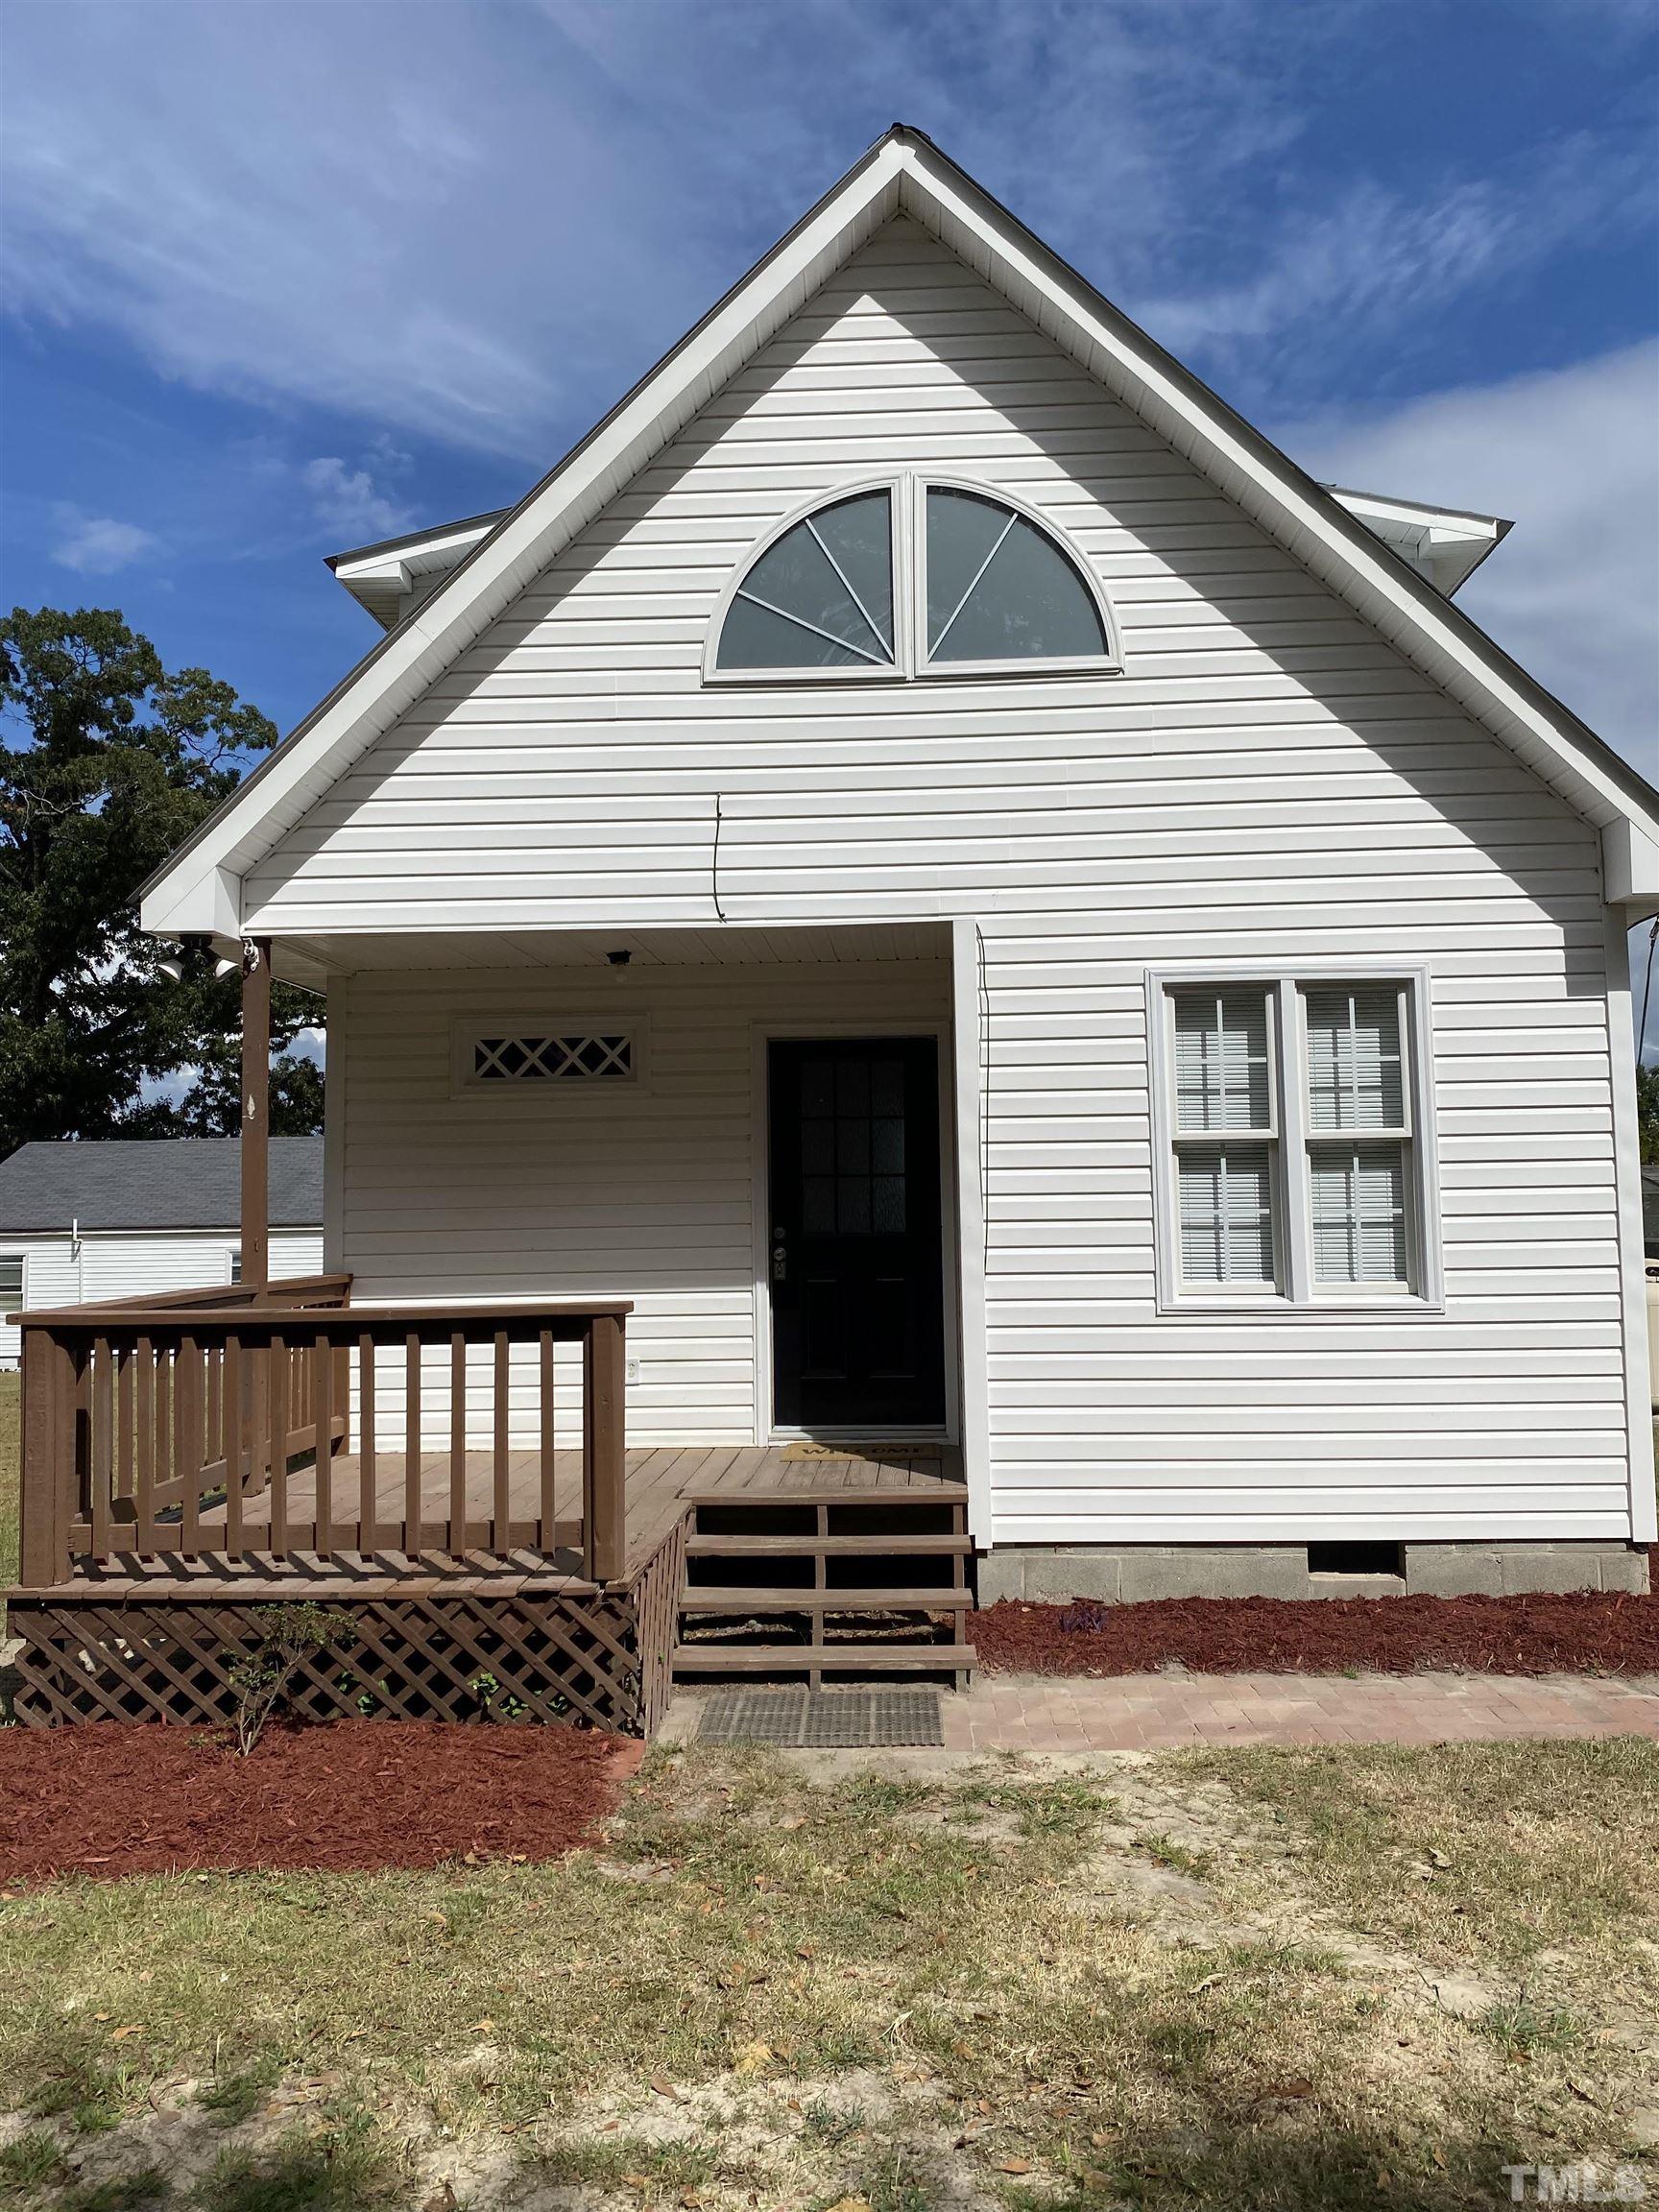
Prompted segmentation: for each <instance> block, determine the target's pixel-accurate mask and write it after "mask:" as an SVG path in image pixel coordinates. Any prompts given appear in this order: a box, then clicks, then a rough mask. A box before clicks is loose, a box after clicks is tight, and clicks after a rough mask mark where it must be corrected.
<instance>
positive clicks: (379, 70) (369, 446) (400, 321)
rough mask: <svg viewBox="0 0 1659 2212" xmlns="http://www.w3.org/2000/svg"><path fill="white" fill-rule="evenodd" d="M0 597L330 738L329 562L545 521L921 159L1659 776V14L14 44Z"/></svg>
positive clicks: (1145, 5)
mask: <svg viewBox="0 0 1659 2212" xmlns="http://www.w3.org/2000/svg"><path fill="white" fill-rule="evenodd" d="M0 35H3V37H4V46H5V63H6V66H5V71H4V91H3V94H0V99H3V103H4V106H3V110H0V188H3V194H4V197H3V200H0V226H3V228H0V247H3V280H4V292H3V294H0V301H3V305H4V310H5V311H4V314H3V315H0V371H3V374H4V432H3V444H0V500H3V508H0V593H4V595H5V603H6V604H11V603H12V601H22V602H24V603H27V604H39V603H43V602H50V603H55V604H69V605H80V604H98V605H114V606H119V607H121V608H122V609H124V611H125V612H126V613H127V614H128V616H129V618H130V619H131V620H132V621H133V622H134V623H136V624H137V625H138V626H140V627H141V628H143V629H144V630H146V631H148V632H149V633H150V634H151V635H152V636H153V637H155V638H156V642H157V644H158V645H159V646H160V647H161V649H162V652H163V654H164V655H165V656H166V658H167V659H168V660H169V661H174V662H185V661H190V662H201V663H204V664H205V665H207V666H209V667H210V668H212V669H213V671H214V672H215V673H216V674H218V675H221V676H223V677H226V678H227V679H228V680H229V681H230V682H231V683H233V684H234V685H237V687H238V688H239V689H240V690H241V691H242V692H243V693H244V694H245V695H246V696H248V697H250V698H252V699H253V700H255V701H256V702H257V703H258V704H260V705H261V706H263V707H264V708H265V709H267V710H268V711H269V712H270V713H271V714H273V715H274V716H275V717H276V720H277V721H278V722H279V723H280V724H281V725H282V727H283V728H285V729H286V728H288V727H290V726H292V724H293V723H294V722H295V721H297V720H298V719H299V718H300V717H301V715H302V714H303V713H304V712H305V711H306V709H308V708H309V707H310V706H311V705H312V704H313V703H314V702H315V701H316V699H317V698H318V697H319V696H321V694H322V693H323V692H324V691H325V690H326V689H327V688H328V687H329V685H331V684H332V683H333V682H334V681H335V680H336V679H337V678H338V677H339V676H340V675H341V674H342V673H343V672H344V671H345V670H346V669H347V668H348V667H349V665H350V664H351V663H352V662H353V661H355V660H356V659H357V658H358V656H359V655H360V654H361V653H362V652H363V651H364V650H365V649H366V648H367V647H368V646H369V645H370V644H371V643H372V642H373V638H374V637H375V635H376V634H377V633H376V632H375V631H374V629H373V625H372V624H371V623H370V621H369V618H368V617H367V616H366V615H365V614H363V613H361V612H360V611H359V610H358V609H357V608H356V607H355V606H354V605H353V604H352V603H351V602H350V601H349V599H348V598H347V596H346V594H345V593H344V592H343V591H342V590H341V589H339V587H338V586H336V585H335V584H333V582H332V581H331V579H330V578H329V577H328V575H327V573H326V571H325V569H324V568H323V566H322V557H323V556H324V554H325V553H327V552H330V551H335V550H338V549H340V548H341V547H344V546H347V545H351V544H355V543H360V542H363V541H367V540H372V539H374V538H377V537H382V536H385V535H387V534H389V533H391V532H394V531H397V530H398V529H401V528H405V527H410V526H414V525H416V524H419V523H422V522H426V521H430V520H438V519H442V518H445V517H450V516H455V515H463V514H470V513H473V512H476V511H478V510H481V509H485V508H490V507H493V506H497V505H502V504H505V503H507V502H509V501H511V500H514V499H516V498H517V496H518V495H519V494H520V493H522V492H523V490H524V489H525V488H526V487H527V485H528V484H529V483H530V482H531V481H533V480H534V478H535V477H537V476H538V475H539V474H540V473H541V471H542V470H543V469H545V468H546V467H547V466H548V464H549V463H550V461H552V460H553V459H554V458H556V457H557V456H558V454H559V453H561V452H562V451H563V450H564V449H565V447H566V446H567V445H569V444H571V443H572V442H573V441H574V440H575V439H576V438H577V437H578V436H580V435H581V433H582V432H583V431H584V430H585V429H586V428H587V427H588V426H589V423H590V422H591V421H593V419H594V418H595V417H596V416H597V415H599V414H600V413H602V412H603V411H604V409H605V408H607V407H608V406H609V405H610V404H611V403H612V401H613V399H614V398H615V397H617V396H618V394H619V393H620V392H621V391H623V390H624V389H625V388H626V387H627V386H628V385H629V384H630V383H631V382H632V381H633V380H634V378H635V377H636V376H637V374H638V373H640V371H641V370H642V369H644V368H645V367H647V366H648V365H649V364H650V362H651V361H652V360H654V359H655V358H656V357H657V355H658V354H660V353H661V351H662V350H663V349H665V348H666V347H667V346H668V345H669V344H670V343H672V341H673V340H674V339H675V338H676V337H677V336H678V335H679V333H680V332H681V331H682V329H684V328H685V325H687V324H689V323H690V322H692V321H693V320H695V318H696V317H697V316H698V315H699V314H700V313H701V312H702V311H703V309H704V308H705V307H706V306H707V305H708V304H709V301H711V300H712V299H713V298H714V297H715V296H716V295H717V294H718V293H719V292H720V291H722V290H723V289H724V288H725V287H726V286H727V285H728V284H729V283H731V282H732V281H733V278H734V277H736V276H739V275H740V274H741V273H742V271H743V270H744V269H745V268H746V267H747V266H748V265H749V263H750V262H751V261H753V260H754V259H755V258H756V257H757V255H758V254H759V253H760V252H763V251H764V250H765V249H766V247H767V246H769V245H770V244H771V243H772V241H773V240H774V239H775V238H776V237H777V235H778V234H779V233H780V232H781V230H782V229H784V228H786V227H787V226H788V225H789V224H790V223H791V222H793V221H794V219H795V218H796V216H797V215H798V214H799V213H800V212H801V211H802V209H803V208H804V207H805V205H806V204H808V203H809V202H810V201H811V200H812V199H814V198H815V197H816V196H817V195H818V194H819V193H820V192H822V191H823V190H824V189H825V188H826V187H827V186H828V185H829V183H830V182H832V180H834V179H835V177H836V176H837V175H839V174H840V172H841V171H842V170H843V169H844V168H846V167H847V166H848V165H849V164H850V163H851V162H852V161H853V160H854V158H855V157H856V156H857V155H858V154H859V153H860V152H861V151H862V150H863V148H864V147H865V146H866V145H867V144H868V143H869V142H870V141H871V139H873V138H874V137H876V136H877V135H878V133H879V132H881V131H882V130H883V129H884V128H885V127H886V125H887V124H888V123H890V122H892V121H893V120H895V118H902V119H903V120H904V121H906V122H910V123H914V124H917V125H919V126H920V127H922V128H923V129H925V130H926V131H928V132H931V133H932V134H933V135H934V136H935V137H936V138H937V139H938V140H939V141H940V143H941V144H942V145H943V146H944V147H945V148H946V150H947V151H948V152H950V154H952V155H953V156H955V157H956V158H957V159H958V160H960V161H961V162H963V163H964V165H965V166H966V167H967V168H969V169H970V170H971V171H973V173H974V175H975V176H977V177H978V178H979V179H980V180H981V181H982V182H983V183H985V184H986V185H987V186H988V187H989V188H990V189H991V190H992V191H993V192H995V193H996V194H997V195H998V197H999V198H1001V199H1002V200H1004V201H1005V202H1007V204H1009V205H1010V206H1012V207H1013V208H1014V209H1015V211H1016V212H1017V213H1018V214H1020V215H1021V216H1022V217H1023V218H1024V219H1025V220H1026V221H1027V222H1028V223H1030V224H1031V225H1032V227H1033V228H1036V229H1037V230H1038V231H1040V232H1041V233H1042V234H1043V235H1044V236H1046V238H1047V239H1048V240H1049V241H1050V242H1051V243H1052V244H1053V245H1054V246H1055V247H1056V248H1057V249H1058V250H1059V251H1060V252H1063V253H1064V254H1066V255H1067V257H1068V258H1069V259H1070V260H1072V261H1073V262H1075V263H1076V264H1077V266H1078V267H1080V268H1081V269H1082V270H1083V271H1084V272H1085V273H1086V274H1087V275H1088V276H1090V277H1092V278H1093V279H1094V281H1095V282H1096V283H1097V284H1098V285H1099V286H1100V287H1101V289H1102V290H1104V291H1105V292H1106V293H1108V294H1109V295H1110V296H1111V297H1112V298H1114V299H1116V300H1117V301H1118V302H1119V303H1120V304H1121V305H1123V306H1124V307H1126V308H1127V309H1128V310H1129V311H1130V312H1131V313H1133V314H1134V315H1136V316H1137V317H1138V318H1139V319H1140V320H1142V322H1143V323H1145V324H1146V325H1147V326H1148V327H1149V328H1150V329H1151V330H1152V331H1153V332H1154V334H1155V335H1157V336H1158V337H1160V338H1162V339H1163V340H1164V341H1165V342H1166V344H1168V345H1170V346H1172V347H1173V348H1174V349H1176V350H1177V351H1178V352H1180V353H1182V354H1183V355H1184V356H1185V357H1186V358H1187V359H1188V360H1189V361H1190V362H1191V363H1192V365H1193V366H1194V367H1196V368H1197V369H1198V370H1199V371H1200V372H1201V373H1203V374H1204V375H1205V376H1206V377H1207V378H1208V379H1209V380H1210V381H1211V382H1213V383H1214V385H1215V386H1216V387H1217V388H1218V389H1219V390H1220V391H1221V392H1222V393H1224V394H1225V395H1226V397H1229V398H1230V399H1232V400H1233V401H1234V402H1235V403H1236V404H1237V405H1238V406H1239V407H1241V408H1242V409H1243V410H1244V412H1245V413H1247V414H1248V415H1250V416H1251V417H1253V418H1254V419H1255V420H1256V421H1259V422H1260V423H1262V426H1263V427H1265V428H1267V429H1269V430H1270V431H1271V432H1273V433H1274V434H1275V435H1276V436H1278V437H1279V438H1280V439H1281V441H1282V442H1283V443H1285V444H1286V445H1287V446H1288V448H1289V449H1290V450H1291V451H1292V452H1293V453H1294V454H1295V455H1296V457H1297V458H1298V459H1299V460H1302V461H1304V462H1306V463H1308V464H1310V466H1312V467H1314V468H1315V469H1318V470H1319V471H1320V472H1321V473H1323V474H1327V475H1335V476H1338V477H1340V478H1341V479H1342V480H1344V481H1348V482H1352V483H1356V484H1358V485H1360V486H1362V487H1364V488H1366V489H1372V490H1381V491H1387V492H1395V493H1401V494H1403V495H1406V496H1411V497H1417V498H1424V499H1431V500H1433V499H1445V500H1447V501H1448V502H1457V501H1461V502H1465V503H1467V504H1470V505H1474V506H1478V507H1483V508H1486V509H1489V510H1491V511H1496V512H1501V513H1503V514H1505V515H1508V516H1512V517H1515V518H1516V520H1517V528H1516V530H1515V531H1514V533H1513V534H1512V536H1511V538H1510V539H1509V541H1508V542H1507V543H1506V544H1505V545H1504V546H1503V547H1502V548H1501V549H1500V551H1499V552H1498V553H1497V554H1496V555H1495V556H1494V558H1493V559H1492V561H1491V562H1490V564H1489V565H1488V566H1487V568H1486V569H1485V570H1483V571H1482V573H1481V575H1480V576H1479V577H1478V578H1477V579H1476V580H1475V582H1474V584H1472V585H1471V587H1470V588H1469V589H1468V591H1467V592H1466V594H1465V603H1466V604H1467V605H1468V606H1469V607H1470V609H1471V611H1472V612H1474V613H1476V614H1477V615H1479V617H1480V618H1482V619H1484V620H1486V621H1487V622H1488V624H1489V625H1490V626H1491V627H1492V628H1493V629H1494V631H1495V632H1496V633H1497V634H1498V635H1499V636H1500V637H1503V640H1504V642H1505V643H1507V644H1508V645H1509V646H1510V647H1511V648H1512V649H1513V650H1515V651H1516V652H1517V653H1518V654H1519V656H1520V657H1521V659H1522V660H1523V661H1526V662H1527V665H1528V666H1530V667H1531V668H1532V669H1533V670H1534V672H1535V673H1536V674H1537V675H1539V676H1540V677H1541V678H1542V679H1543V680H1544V681H1545V682H1546V683H1548V684H1550V685H1551V687H1552V688H1554V689H1556V690H1558V691H1559V692H1560V693H1561V694H1562V696H1563V697H1565V698H1566V699H1567V700H1568V701H1569V702H1570V703H1571V704H1572V705H1574V706H1575V708H1577V709H1579V711H1580V712H1582V713H1583V714H1585V716H1586V717H1587V718H1588V719H1589V720H1591V721H1592V722H1593V723H1594V724H1595V725H1596V726H1597V727H1599V729H1600V730H1601V731H1602V733H1603V734H1605V735H1606V736H1607V737H1608V738H1609V739H1610V740H1611V741H1612V742H1613V743H1615V744H1617V745H1619V746H1621V747H1622V748H1623V750H1624V751H1625V752H1626V754H1627V755H1628V756H1629V757H1631V758H1632V759H1633V760H1635V761H1636V762H1637V763H1638V765H1640V766H1643V767H1644V768H1645V769H1646V770H1647V772H1648V773H1649V774H1659V739H1656V737H1655V729H1656V727H1659V340H1656V333H1659V235H1656V224H1659V121H1656V118H1659V88H1656V87H1659V9H1655V8H1654V7H1653V6H1652V5H1651V4H1650V0H1635V4H1626V0H1499V4H1496V5H1488V4H1486V0H1458V4H1457V5H1455V6H1454V5H1443V4H1440V0H1387V4H1383V5H1378V6H1371V5H1366V4H1364V0H1353V4H1344V5H1339V6H1327V5H1323V4H1321V0H1270V4H1269V5H1265V6H1256V5H1253V4H1252V0H1219V4H1217V0H1190V4H1189V0H1131V4H1127V5H1114V4H1113V0H1093V4H1090V5H1084V6H1066V5H1046V4H1044V0H1024V4H1022V5H1012V6H995V7H986V6H976V5H972V4H968V5H962V4H955V5H949V6H945V5H939V6H928V7H909V6H903V5H881V6H868V5H856V4H854V5H847V4H837V5H828V4H826V5H818V4H815V0H792V4H789V5H768V4H766V0H747V4H744V5H739V6H731V5H725V4H715V5H709V4H703V0H677V4H671V5H661V4H660V0H626V4H620V5H618V4H608V5H592V4H586V5H562V4H558V0H549V4H547V5H532V4H530V0H515V4H512V5H491V4H488V0H477V4H467V5H448V4H446V0H421V4H418V5H417V4H407V0H376V4H373V5H357V4H356V0H337V4H334V5H326V6H325V5H307V4H300V0H282V4H277V5H266V4H264V0H217V4H215V5H210V6H206V7H191V6H182V5H173V4H172V0H145V4H142V5H136V4H134V5H129V4H116V5H103V4H99V5H82V4H79V0H57V4H55V5H38V4H27V0H25V4H20V5H19V4H15V0H14V4H12V5H11V6H10V7H9V8H7V10H6V11H5V13H4V16H3V18H0Z"/></svg>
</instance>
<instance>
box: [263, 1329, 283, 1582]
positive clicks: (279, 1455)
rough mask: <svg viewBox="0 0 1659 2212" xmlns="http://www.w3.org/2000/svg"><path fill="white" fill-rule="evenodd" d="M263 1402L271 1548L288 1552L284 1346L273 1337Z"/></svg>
mask: <svg viewBox="0 0 1659 2212" xmlns="http://www.w3.org/2000/svg"><path fill="white" fill-rule="evenodd" d="M265 1361H266V1378H265V1399H266V1414H267V1419H268V1429H269V1438H270V1441H269V1443H268V1445H267V1450H268V1451H269V1452H270V1455H271V1549H272V1551H287V1549H288V1347H287V1345H286V1344H285V1343H284V1342H283V1341H282V1339H281V1337H280V1336H273V1337H272V1339H271V1343H270V1347H269V1349H268V1350H267V1352H266V1355H265Z"/></svg>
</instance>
